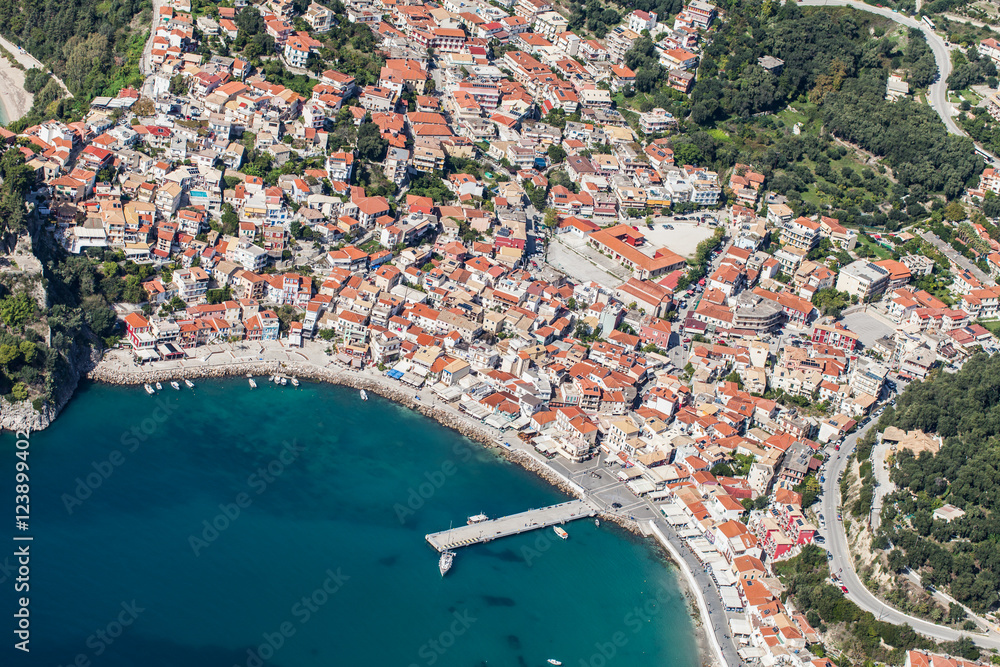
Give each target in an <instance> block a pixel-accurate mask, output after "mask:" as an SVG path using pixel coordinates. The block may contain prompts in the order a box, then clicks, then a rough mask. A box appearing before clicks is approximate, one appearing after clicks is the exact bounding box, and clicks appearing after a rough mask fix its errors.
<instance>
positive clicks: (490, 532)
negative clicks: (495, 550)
mask: <svg viewBox="0 0 1000 667" xmlns="http://www.w3.org/2000/svg"><path fill="white" fill-rule="evenodd" d="M596 514H597V510H596V509H595V508H594V507H593V506H592V505H590V503H588V502H586V501H584V500H570V501H568V502H565V503H559V504H558V505H550V506H548V507H540V508H538V509H531V510H528V511H526V512H519V513H518V514H511V515H509V516H505V517H500V518H499V519H491V520H489V521H480V522H477V523H473V524H470V525H467V526H459V527H458V528H449V529H448V530H442V531H441V532H439V533H431V534H429V535H427V541H428V542H429V543H430V545H431V546H432V547H434V548H435V549H437V551H439V552H444V551H450V550H452V549H457V548H459V547H467V546H471V545H473V544H482V543H483V542H491V541H493V540H496V539H500V538H501V537H509V536H511V535H520V534H521V533H526V532H528V531H532V530H538V529H539V528H548V527H550V526H557V525H560V524H564V523H567V522H570V521H575V520H577V519H585V518H587V517H592V516H594V515H596Z"/></svg>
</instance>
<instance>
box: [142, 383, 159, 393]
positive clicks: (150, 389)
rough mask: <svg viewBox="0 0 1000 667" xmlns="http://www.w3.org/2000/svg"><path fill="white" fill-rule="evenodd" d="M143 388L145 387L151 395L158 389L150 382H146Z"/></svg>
mask: <svg viewBox="0 0 1000 667" xmlns="http://www.w3.org/2000/svg"><path fill="white" fill-rule="evenodd" d="M142 388H143V389H145V390H146V393H147V394H149V395H150V396H152V395H153V394H155V393H156V390H154V389H153V387H152V385H150V384H149V383H148V382H147V383H146V384H144V385H143V386H142Z"/></svg>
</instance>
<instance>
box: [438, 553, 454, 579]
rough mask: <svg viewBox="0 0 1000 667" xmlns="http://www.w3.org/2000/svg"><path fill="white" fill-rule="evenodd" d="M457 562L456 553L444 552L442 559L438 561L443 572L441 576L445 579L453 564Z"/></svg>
mask: <svg viewBox="0 0 1000 667" xmlns="http://www.w3.org/2000/svg"><path fill="white" fill-rule="evenodd" d="M454 560H455V552H454V551H442V552H441V558H439V559H438V569H439V570H441V576H442V577H443V576H444V575H445V574H447V573H448V570H450V569H451V564H452V562H453V561H454Z"/></svg>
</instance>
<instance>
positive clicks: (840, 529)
mask: <svg viewBox="0 0 1000 667" xmlns="http://www.w3.org/2000/svg"><path fill="white" fill-rule="evenodd" d="M875 421H876V420H872V421H871V422H869V423H868V424H866V425H865V426H864V427H862V428H861V429H859V430H857V431H855V432H854V433H853V434H851V435H849V436H848V437H847V438H846V439H845V440H844V444H843V445H842V446H841V448H840V451H839V452H838V451H829V452H828V454H829V455H830V459H829V463H827V465H826V471H825V473H824V475H825V477H826V481H825V482H824V483H823V495H822V500H821V503H822V508H823V509H822V512H823V514H824V515H825V518H826V523H827V525H828V526H829V531H828V533H829V534H828V535H827V537H826V547H827V549H829V550H830V553H832V554H833V559H832V560H831V561H830V570H831V571H832V572H835V573H837V574H838V576H839V577H840V579H841V581H842V582H843V585H844V586H846V587H847V590H848V593H847V597H848V598H849V599H850V600H851V601H853V602H854V603H855V604H857V605H858V606H859V607H861V608H862V609H864V610H865V611H869V612H871V613H872V614H874V615H875V617H876V618H878V619H879V620H882V621H888V622H890V623H895V624H897V625H902V624H904V623H905V624H907V625H909V626H910V627H911V628H913V629H914V630H916V631H917V632H919V633H920V634H922V635H926V636H928V637H930V638H932V639H936V640H938V641H955V640H956V639H959V638H960V637H963V636H967V637H969V638H970V639H971V640H972V641H974V642H975V643H976V644H978V645H979V646H982V647H984V648H993V649H1000V633H998V632H996V631H991V632H990V633H989V634H987V635H982V634H972V633H968V632H962V631H960V630H955V629H954V628H949V627H945V626H943V625H937V624H935V623H931V622H930V621H925V620H922V619H919V618H916V617H914V616H910V615H909V614H904V613H903V612H901V611H899V610H898V609H893V608H892V607H890V606H889V605H887V604H885V603H884V602H882V601H881V600H879V599H878V598H877V597H875V596H874V595H872V594H871V592H869V591H868V589H867V588H865V586H864V584H862V583H861V580H860V579H859V578H858V574H857V572H856V571H855V569H854V560H853V558H851V552H850V550H849V549H848V546H847V536H846V535H845V532H844V524H843V522H841V521H837V507H839V506H840V503H841V499H840V484H839V483H838V482H837V477H838V476H839V475H840V473H841V472H843V471H844V470H845V469H846V468H847V459H848V457H849V456H850V454H851V453H852V452H853V451H854V448H855V446H856V445H857V442H858V438H859V437H862V436H864V434H865V433H867V432H868V430H869V429H870V428H872V427H873V426H874V425H875Z"/></svg>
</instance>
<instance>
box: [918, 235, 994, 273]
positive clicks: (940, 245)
mask: <svg viewBox="0 0 1000 667" xmlns="http://www.w3.org/2000/svg"><path fill="white" fill-rule="evenodd" d="M920 238H922V239H923V240H925V241H927V242H928V243H930V244H932V245H933V246H934V247H935V248H937V249H938V250H940V251H941V253H942V254H943V255H944V256H945V257H947V258H948V259H949V260H950V261H951V262H953V263H955V264H958V265H959V266H960V267H962V268H963V269H965V270H966V271H968V272H970V273H971V274H972V275H974V276H975V277H976V279H977V280H978V281H979V282H981V283H982V284H984V285H993V284H994V283H993V279H992V278H990V277H989V276H988V275H986V274H985V273H983V272H982V271H980V270H979V267H978V266H976V265H975V264H973V263H972V262H970V261H969V260H968V258H966V257H965V256H964V255H962V253H960V252H958V251H957V250H955V249H954V248H952V247H951V246H950V245H948V244H947V243H945V242H944V241H943V240H942V239H941V237H939V236H938V235H937V234H935V233H934V232H922V233H921V234H920Z"/></svg>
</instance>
